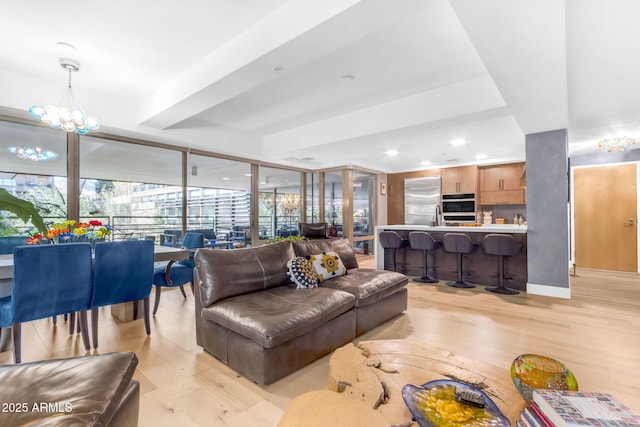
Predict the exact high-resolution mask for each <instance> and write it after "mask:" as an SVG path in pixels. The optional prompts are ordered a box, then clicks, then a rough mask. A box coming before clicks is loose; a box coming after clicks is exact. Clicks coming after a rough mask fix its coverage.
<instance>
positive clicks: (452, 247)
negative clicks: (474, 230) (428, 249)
mask: <svg viewBox="0 0 640 427" xmlns="http://www.w3.org/2000/svg"><path fill="white" fill-rule="evenodd" d="M442 246H443V248H444V250H445V251H446V252H451V253H455V254H458V280H456V281H455V282H447V283H446V285H447V286H451V287H454V288H475V287H476V285H474V284H473V283H467V282H465V281H464V280H462V254H470V253H471V252H472V251H473V249H474V248H475V247H476V245H475V244H474V243H473V242H472V241H471V239H470V238H469V236H467V235H466V234H462V233H447V234H445V235H444V237H443V238H442Z"/></svg>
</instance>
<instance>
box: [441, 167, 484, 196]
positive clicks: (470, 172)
mask: <svg viewBox="0 0 640 427" xmlns="http://www.w3.org/2000/svg"><path fill="white" fill-rule="evenodd" d="M440 176H441V179H442V194H458V193H473V194H475V193H477V192H478V166H463V167H459V168H443V169H440Z"/></svg>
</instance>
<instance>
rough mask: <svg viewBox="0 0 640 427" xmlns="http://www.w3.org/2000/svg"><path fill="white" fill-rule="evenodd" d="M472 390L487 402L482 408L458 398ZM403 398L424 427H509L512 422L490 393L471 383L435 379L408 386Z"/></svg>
mask: <svg viewBox="0 0 640 427" xmlns="http://www.w3.org/2000/svg"><path fill="white" fill-rule="evenodd" d="M456 390H458V391H471V392H475V393H479V394H480V395H481V396H482V398H483V399H484V407H483V408H479V407H476V406H473V405H470V404H467V403H463V402H459V401H457V400H456V399H455V392H456ZM402 398H403V399H404V402H405V403H406V404H407V407H408V408H409V412H411V415H412V416H413V418H414V419H415V420H416V422H417V423H418V424H419V425H420V427H459V426H469V427H488V426H495V427H509V426H510V423H509V420H508V419H507V418H506V417H505V416H504V415H503V414H502V412H500V409H498V406H497V405H496V404H495V403H494V402H493V400H491V398H490V397H489V396H487V394H486V393H484V392H483V391H481V390H478V389H477V388H474V387H472V386H470V385H469V384H465V383H462V382H460V381H452V380H435V381H430V382H428V383H426V384H422V385H421V386H414V385H411V384H407V385H405V386H404V387H403V388H402Z"/></svg>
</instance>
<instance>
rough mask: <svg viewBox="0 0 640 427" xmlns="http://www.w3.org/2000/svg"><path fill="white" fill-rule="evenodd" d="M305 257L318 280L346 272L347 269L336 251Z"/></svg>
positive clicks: (321, 280) (322, 280)
mask: <svg viewBox="0 0 640 427" xmlns="http://www.w3.org/2000/svg"><path fill="white" fill-rule="evenodd" d="M306 258H307V259H308V260H309V261H310V262H311V265H313V269H314V271H315V272H316V275H317V276H318V280H319V281H320V282H324V281H325V280H327V279H333V278H334V277H338V276H344V275H345V274H347V269H346V268H345V266H344V264H343V263H342V260H341V259H340V256H339V255H338V253H337V252H334V251H330V252H323V253H321V254H318V255H307V257H306Z"/></svg>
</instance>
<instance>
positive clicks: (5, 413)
mask: <svg viewBox="0 0 640 427" xmlns="http://www.w3.org/2000/svg"><path fill="white" fill-rule="evenodd" d="M137 365H138V358H137V357H136V355H135V354H134V353H108V354H102V355H97V356H82V357H72V358H69V359H56V360H44V361H40V362H32V363H23V364H16V365H2V366H0V384H1V387H2V405H3V406H2V409H1V410H0V426H32V427H35V426H104V427H107V426H109V427H136V426H137V425H138V410H139V405H140V384H139V383H138V381H135V380H133V379H132V376H133V374H134V372H135V370H136V366H137Z"/></svg>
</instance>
